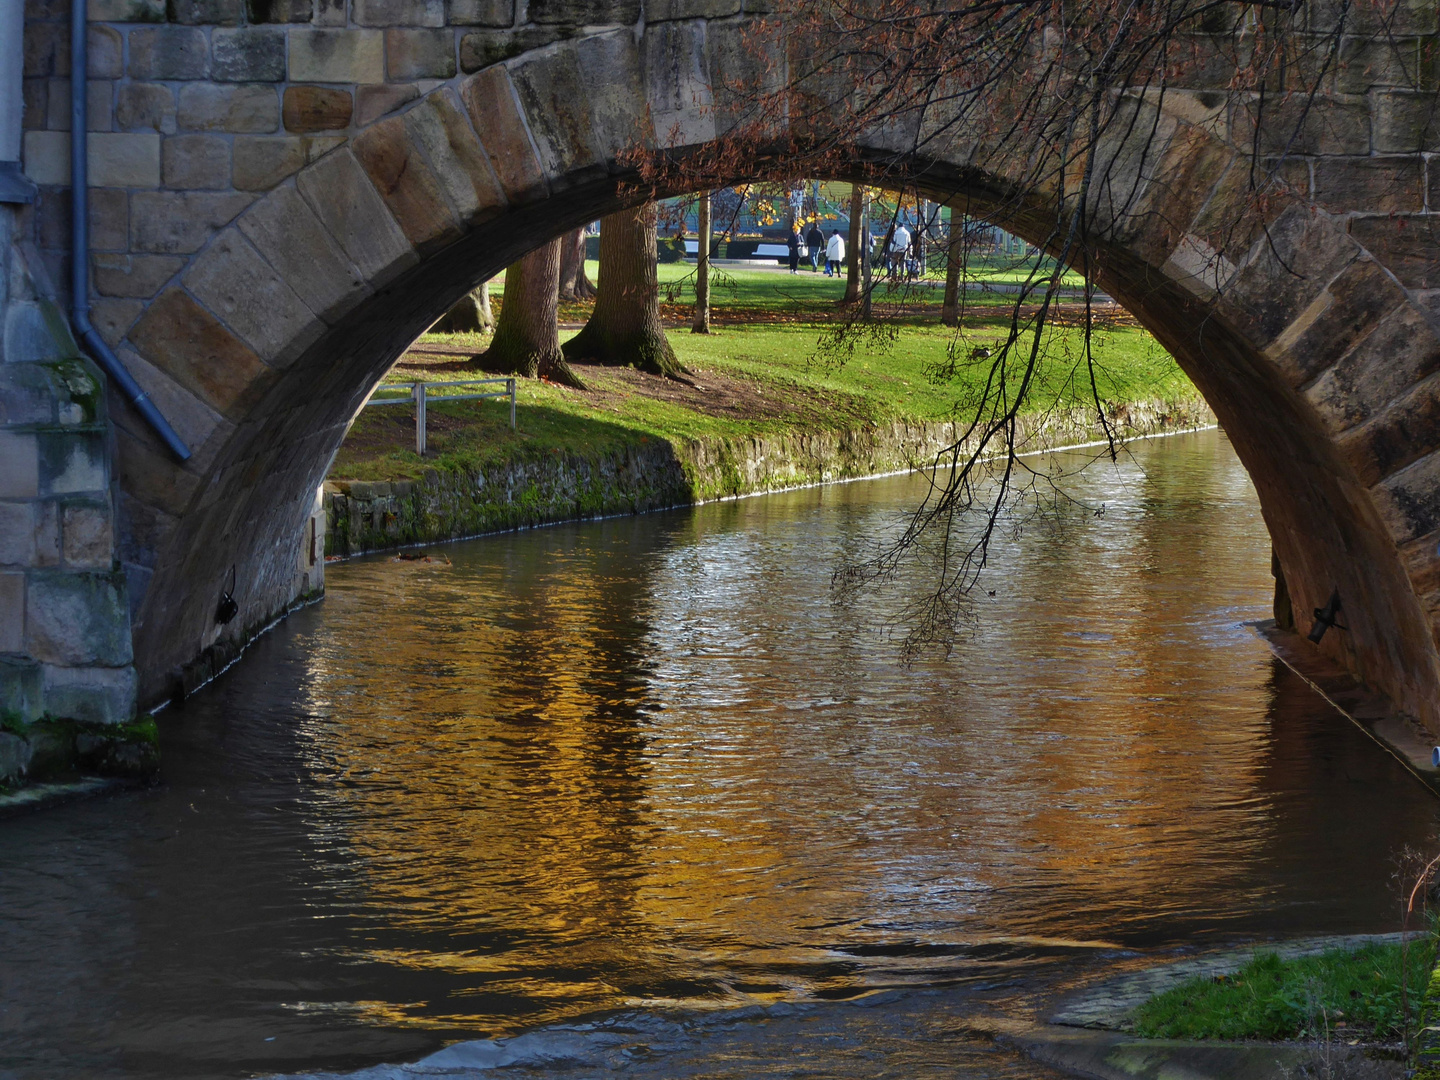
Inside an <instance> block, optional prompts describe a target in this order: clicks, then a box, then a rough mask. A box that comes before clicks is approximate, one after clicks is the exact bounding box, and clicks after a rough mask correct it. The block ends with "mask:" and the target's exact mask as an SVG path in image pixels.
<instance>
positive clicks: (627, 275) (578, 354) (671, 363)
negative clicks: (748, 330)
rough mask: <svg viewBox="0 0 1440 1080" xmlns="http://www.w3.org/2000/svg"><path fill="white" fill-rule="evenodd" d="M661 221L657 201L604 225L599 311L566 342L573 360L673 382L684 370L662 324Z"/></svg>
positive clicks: (608, 219) (605, 220)
mask: <svg viewBox="0 0 1440 1080" xmlns="http://www.w3.org/2000/svg"><path fill="white" fill-rule="evenodd" d="M655 221H656V207H655V204H654V203H653V202H649V203H643V204H641V205H640V206H637V207H635V208H634V209H631V210H621V211H619V212H617V213H614V214H608V215H606V216H605V217H604V218H602V219H601V220H600V286H599V290H598V295H597V296H596V298H595V310H594V311H593V312H592V313H591V315H590V319H589V321H588V322H586V324H585V326H584V328H583V329H582V330H581V331H580V333H578V334H576V335H575V336H574V337H573V338H571V339H570V340H569V341H567V342H566V343H565V346H564V351H565V356H566V357H568V358H569V359H571V360H583V361H587V362H589V363H592V364H608V365H610V366H613V367H636V368H639V369H640V370H641V371H648V372H650V373H651V374H654V375H667V376H671V377H675V376H678V375H679V374H680V373H681V371H682V370H683V369H682V368H681V366H680V361H679V360H677V359H676V358H675V350H674V349H672V348H671V347H670V342H669V341H668V340H667V339H666V337H665V328H664V327H663V326H662V325H661V324H660V288H659V279H658V274H657V271H656V266H655V261H656V249H655V243H656V238H655Z"/></svg>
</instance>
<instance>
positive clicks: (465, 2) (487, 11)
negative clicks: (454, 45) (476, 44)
mask: <svg viewBox="0 0 1440 1080" xmlns="http://www.w3.org/2000/svg"><path fill="white" fill-rule="evenodd" d="M449 22H450V25H451V26H493V27H497V28H498V27H506V26H511V25H513V24H514V22H515V0H450V19H449Z"/></svg>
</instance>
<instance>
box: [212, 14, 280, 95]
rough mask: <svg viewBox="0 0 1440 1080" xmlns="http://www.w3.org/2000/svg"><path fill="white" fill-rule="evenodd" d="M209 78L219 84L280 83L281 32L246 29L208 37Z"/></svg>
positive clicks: (213, 33) (277, 30)
mask: <svg viewBox="0 0 1440 1080" xmlns="http://www.w3.org/2000/svg"><path fill="white" fill-rule="evenodd" d="M210 51H211V64H210V70H211V75H212V77H214V78H215V79H217V80H218V81H220V82H280V81H282V80H283V79H284V78H285V31H284V30H283V29H282V28H280V27H278V26H246V27H242V28H240V29H237V30H215V31H213V32H212V33H211V34H210Z"/></svg>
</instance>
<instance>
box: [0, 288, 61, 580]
mask: <svg viewBox="0 0 1440 1080" xmlns="http://www.w3.org/2000/svg"><path fill="white" fill-rule="evenodd" d="M17 306H18V305H17ZM12 310H13V308H12ZM7 321H8V320H7ZM52 370H53V369H51V368H49V367H48V366H42V365H40V364H27V363H23V362H17V361H16V360H15V359H9V360H8V362H6V359H0V427H12V428H13V427H23V426H25V425H29V424H50V423H53V422H54V420H55V397H56V387H55V383H54V381H53V378H52V374H51V372H52ZM4 514H5V510H4V508H3V506H0V519H3V517H4ZM27 520H28V518H27ZM4 531H5V529H4V524H3V521H0V533H3V532H4ZM3 547H4V544H3V542H0V548H3ZM5 561H6V560H5V559H4V558H3V557H0V562H5Z"/></svg>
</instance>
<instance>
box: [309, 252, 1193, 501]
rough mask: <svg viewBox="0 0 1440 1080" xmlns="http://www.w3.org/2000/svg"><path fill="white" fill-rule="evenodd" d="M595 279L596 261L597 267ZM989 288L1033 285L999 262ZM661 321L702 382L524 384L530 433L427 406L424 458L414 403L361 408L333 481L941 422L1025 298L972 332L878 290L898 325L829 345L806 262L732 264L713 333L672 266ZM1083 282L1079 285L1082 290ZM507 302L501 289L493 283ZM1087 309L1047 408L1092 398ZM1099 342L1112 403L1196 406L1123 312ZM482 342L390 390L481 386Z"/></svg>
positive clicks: (921, 299) (502, 421)
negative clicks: (697, 324)
mask: <svg viewBox="0 0 1440 1080" xmlns="http://www.w3.org/2000/svg"><path fill="white" fill-rule="evenodd" d="M588 270H589V275H590V277H591V280H595V279H596V276H597V270H598V268H597V267H596V265H595V264H594V263H593V262H592V263H591V264H590V265H589V268H588ZM989 272H990V275H991V276H989V277H988V278H987V279H986V280H987V282H988V283H1008V282H1010V281H1014V280H1018V279H1019V278H1021V277H1022V276H1023V274H1022V271H1021V270H1019V269H1017V268H1016V267H1014V266H994V267H991V268H990V271H989ZM659 276H660V299H661V313H662V317H663V318H664V320H665V323H666V326H667V329H668V332H669V337H670V341H671V344H672V345H673V347H674V349H675V351H676V353H677V355H678V356H679V359H680V360H681V362H682V363H683V364H684V365H685V367H686V368H687V369H688V371H689V373H690V375H689V377H688V380H687V381H683V382H681V381H675V380H670V379H665V378H661V377H659V376H653V375H646V374H643V373H641V372H638V371H635V370H633V369H629V368H604V367H595V366H590V365H577V366H576V370H577V371H578V372H579V373H580V375H581V377H582V378H583V380H584V381H585V383H586V386H587V389H586V390H583V391H582V390H574V389H570V388H567V387H562V386H558V385H555V384H552V383H548V382H544V381H539V380H533V379H522V380H521V381H520V383H519V388H518V392H517V393H518V417H519V430H518V432H512V431H511V429H510V426H509V405H508V402H502V401H479V402H456V403H453V404H448V405H447V404H438V403H436V402H435V401H434V400H433V399H432V400H431V403H430V405H429V422H428V432H429V453H428V454H427V455H426V457H425V458H423V459H422V458H420V457H418V456H417V455H416V454H415V452H414V443H413V419H412V415H411V411H410V410H409V409H408V408H405V407H403V406H397V407H391V408H383V409H373V408H372V409H367V410H364V411H362V413H361V414H360V416H359V418H358V419H357V420H356V423H355V425H354V427H353V428H352V429H351V432H350V435H349V437H348V438H347V440H346V442H345V445H344V446H343V447H342V449H341V451H340V453H339V455H338V456H337V458H336V461H335V463H334V465H333V466H332V470H331V474H332V476H335V477H344V478H348V479H359V480H383V479H397V478H407V477H414V476H417V475H419V473H420V472H421V471H422V470H423V469H426V468H441V469H446V468H475V467H479V466H483V464H484V463H486V462H492V461H496V460H502V459H508V458H515V457H532V456H539V455H544V454H549V453H554V452H556V451H559V452H569V451H586V452H595V451H603V450H605V449H607V448H610V447H618V446H620V445H623V444H626V443H634V442H638V441H643V440H648V439H654V438H658V439H672V440H674V439H685V438H697V437H704V436H711V435H722V436H737V435H749V434H762V433H769V432H776V431H781V430H795V429H808V430H840V429H853V428H858V427H864V426H867V425H872V424H880V423H887V422H890V421H894V420H902V419H910V420H943V419H948V418H950V417H951V416H952V415H956V413H957V411H958V412H959V413H960V414H962V415H963V411H964V403H965V402H966V401H967V400H968V399H969V398H970V397H971V396H972V395H973V394H974V393H975V391H976V390H977V387H978V386H979V385H982V384H983V380H984V379H985V378H986V377H987V375H988V372H989V367H990V365H989V363H988V361H976V362H973V363H968V364H967V363H965V362H963V361H964V358H967V357H969V356H970V355H971V354H972V352H973V350H975V349H982V350H983V349H985V348H993V347H994V345H995V344H996V343H997V341H999V340H1003V338H1004V337H1005V335H1006V334H1007V333H1008V329H1009V318H1010V310H1011V304H1012V301H1013V295H1004V294H997V293H985V292H983V291H981V290H979V289H978V287H972V289H971V290H970V293H969V295H968V298H967V304H966V308H965V315H964V318H963V320H962V324H961V326H960V327H959V328H958V329H957V328H951V327H946V326H943V325H941V324H940V322H939V319H938V312H939V305H940V301H941V292H942V286H943V282H935V281H933V280H931V281H924V282H921V283H918V284H913V283H912V284H910V285H906V286H903V287H897V288H895V289H894V290H887V289H885V288H884V287H882V288H880V289H878V290H877V291H876V295H875V307H876V310H877V312H879V313H881V314H882V315H883V316H884V322H883V324H882V325H884V326H885V327H886V328H887V329H886V332H885V333H883V334H880V335H869V334H861V335H859V336H858V338H856V339H855V340H856V344H855V347H854V348H853V350H847V351H845V352H843V353H842V352H841V351H838V350H835V349H832V348H826V347H825V345H824V344H823V342H824V341H826V340H827V338H828V337H829V336H830V335H833V333H834V330H835V328H836V327H837V326H838V325H840V323H841V322H842V320H843V319H844V317H845V316H844V314H843V312H842V309H840V308H839V307H838V306H837V301H839V300H840V298H841V296H842V294H843V291H844V281H843V279H838V278H826V277H825V276H824V274H817V273H812V272H810V271H809V270H808V269H807V270H804V271H802V272H801V273H800V274H797V275H791V274H789V273H787V272H783V271H776V270H772V269H769V268H761V267H729V266H725V267H720V268H718V269H717V271H716V272H715V273H714V276H713V278H712V286H711V306H712V333H710V334H709V335H701V334H692V333H691V332H690V329H689V323H690V317H691V312H692V310H693V309H692V305H693V301H694V292H693V288H694V286H693V281H694V267H693V265H686V264H675V263H670V264H661V265H660V267H659ZM1077 284H1078V282H1077ZM491 294H492V297H493V298H494V300H493V302H494V303H495V304H496V305H503V303H504V299H503V296H502V295H501V283H500V281H498V280H497V281H496V282H495V283H493V284H492V286H491ZM589 309H590V305H589V304H584V303H581V304H569V305H563V306H562V308H561V311H560V319H561V340H562V341H563V340H565V339H567V338H568V337H570V336H571V335H573V334H574V333H575V332H577V331H578V329H579V327H580V326H581V325H583V322H584V320H585V318H586V317H587V315H588V313H589ZM1077 321H1078V307H1075V306H1067V307H1066V308H1065V309H1062V313H1061V315H1060V316H1059V317H1058V318H1057V319H1056V320H1055V325H1054V326H1053V328H1052V329H1051V330H1050V331H1049V333H1048V336H1047V339H1046V353H1047V359H1046V361H1045V363H1044V365H1043V378H1044V380H1045V382H1046V384H1047V387H1046V388H1047V392H1046V393H1042V394H1038V395H1036V399H1037V400H1038V401H1043V402H1046V403H1047V404H1052V403H1055V402H1057V401H1058V402H1061V403H1070V402H1073V403H1076V404H1080V403H1083V402H1084V401H1085V400H1086V399H1087V398H1088V395H1089V385H1088V377H1089V376H1088V373H1087V371H1086V368H1085V365H1084V364H1083V337H1082V333H1081V331H1080V329H1079V328H1078V326H1077V325H1076V324H1077ZM1099 327H1100V329H1099V330H1098V332H1097V333H1096V334H1095V335H1094V338H1093V352H1094V355H1095V358H1096V368H1097V384H1098V386H1099V389H1100V393H1101V396H1102V397H1103V398H1104V399H1106V400H1108V401H1116V402H1120V401H1131V400H1138V399H1161V400H1166V401H1174V400H1180V399H1193V398H1194V396H1195V391H1194V389H1193V387H1192V386H1191V385H1190V383H1189V381H1188V380H1187V379H1186V378H1185V376H1184V374H1183V373H1182V372H1181V371H1180V370H1179V368H1178V367H1177V366H1176V364H1175V362H1174V360H1173V359H1172V358H1171V357H1170V356H1169V355H1168V354H1167V353H1166V352H1165V351H1164V350H1163V349H1162V348H1161V347H1160V346H1159V345H1158V344H1157V343H1156V342H1155V340H1154V339H1153V338H1152V337H1151V336H1150V335H1149V334H1148V333H1147V332H1145V331H1144V330H1143V329H1141V328H1140V327H1139V326H1138V325H1136V324H1135V323H1134V321H1133V320H1132V319H1131V318H1130V317H1129V316H1128V315H1127V314H1126V313H1125V312H1124V311H1123V310H1121V309H1119V308H1117V307H1115V306H1114V305H1107V306H1105V307H1103V308H1102V309H1101V313H1100V318H1099ZM487 343H488V335H485V334H425V335H423V336H422V337H421V338H420V339H419V340H418V341H417V342H416V343H415V344H414V345H413V346H412V347H411V349H410V350H409V351H408V352H407V353H406V354H405V355H404V356H403V357H402V358H401V360H400V361H399V363H397V364H396V366H395V367H394V368H393V369H392V370H391V371H390V372H389V374H388V375H387V376H386V382H390V383H410V382H415V381H417V380H423V381H427V382H440V381H448V380H458V379H466V378H483V377H485V376H486V374H487V373H486V372H484V371H482V370H480V369H479V368H478V367H476V366H475V365H473V364H471V363H470V358H471V357H472V356H474V355H475V354H476V353H478V352H480V351H481V350H482V349H484V348H485V346H486V344H487ZM952 351H953V352H954V354H955V355H957V356H958V357H960V358H962V362H961V363H960V364H958V365H956V366H955V367H956V370H955V371H954V372H953V373H952V374H951V375H950V377H946V378H940V377H938V375H937V373H938V371H939V369H940V368H941V367H942V366H944V365H945V364H946V362H947V358H948V357H949V356H950V355H951V353H952Z"/></svg>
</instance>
